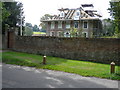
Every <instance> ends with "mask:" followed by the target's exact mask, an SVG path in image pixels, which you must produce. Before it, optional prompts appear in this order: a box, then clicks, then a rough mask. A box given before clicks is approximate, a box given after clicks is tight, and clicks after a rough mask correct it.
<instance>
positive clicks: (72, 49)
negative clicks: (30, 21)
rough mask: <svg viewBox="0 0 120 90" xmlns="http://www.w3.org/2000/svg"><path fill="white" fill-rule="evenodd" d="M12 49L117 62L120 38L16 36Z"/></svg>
mask: <svg viewBox="0 0 120 90" xmlns="http://www.w3.org/2000/svg"><path fill="white" fill-rule="evenodd" d="M13 50H15V51H20V52H27V53H33V54H40V55H47V56H55V57H61V58H67V59H74V60H87V61H93V62H101V63H111V62H112V61H114V62H115V63H118V61H119V60H120V57H119V52H120V39H113V38H58V37H44V36H40V37H35V36H33V37H30V36H22V37H21V36H16V37H15V43H14V46H13Z"/></svg>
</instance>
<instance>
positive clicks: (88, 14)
mask: <svg viewBox="0 0 120 90" xmlns="http://www.w3.org/2000/svg"><path fill="white" fill-rule="evenodd" d="M58 10H59V11H60V14H59V15H54V16H52V17H50V18H45V19H42V20H41V22H44V23H45V24H46V26H47V28H46V33H47V36H58V37H59V36H61V35H62V36H65V37H69V36H70V34H71V33H70V30H72V29H71V28H73V31H74V29H75V30H77V33H76V36H77V35H79V33H78V32H81V34H80V35H81V36H82V37H88V38H90V37H95V36H96V37H98V36H100V33H101V30H102V23H101V20H100V17H102V16H101V15H100V14H98V12H97V10H94V6H93V4H82V5H81V7H80V8H76V9H69V8H61V9H58Z"/></svg>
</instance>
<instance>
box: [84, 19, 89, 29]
mask: <svg viewBox="0 0 120 90" xmlns="http://www.w3.org/2000/svg"><path fill="white" fill-rule="evenodd" d="M85 22H87V28H85V27H84V26H85V24H84V23H85ZM83 28H84V29H88V21H84V22H83Z"/></svg>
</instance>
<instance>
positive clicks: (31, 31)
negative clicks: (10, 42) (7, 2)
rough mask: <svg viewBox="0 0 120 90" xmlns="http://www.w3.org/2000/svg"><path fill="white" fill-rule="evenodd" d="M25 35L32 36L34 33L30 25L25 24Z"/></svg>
mask: <svg viewBox="0 0 120 90" xmlns="http://www.w3.org/2000/svg"><path fill="white" fill-rule="evenodd" d="M24 35H25V36H32V35H33V30H32V29H31V28H30V27H28V26H25V31H24Z"/></svg>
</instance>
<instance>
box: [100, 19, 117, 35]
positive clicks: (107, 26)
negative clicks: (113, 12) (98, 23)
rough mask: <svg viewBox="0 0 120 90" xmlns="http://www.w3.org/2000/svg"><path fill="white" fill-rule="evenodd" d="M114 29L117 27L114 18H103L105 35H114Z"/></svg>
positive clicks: (103, 32)
mask: <svg viewBox="0 0 120 90" xmlns="http://www.w3.org/2000/svg"><path fill="white" fill-rule="evenodd" d="M114 29H115V24H114V22H113V20H111V19H109V18H108V19H104V20H103V30H102V34H103V36H113V35H114V33H115V30H114Z"/></svg>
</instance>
